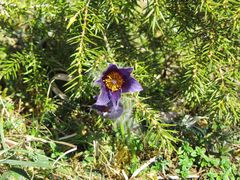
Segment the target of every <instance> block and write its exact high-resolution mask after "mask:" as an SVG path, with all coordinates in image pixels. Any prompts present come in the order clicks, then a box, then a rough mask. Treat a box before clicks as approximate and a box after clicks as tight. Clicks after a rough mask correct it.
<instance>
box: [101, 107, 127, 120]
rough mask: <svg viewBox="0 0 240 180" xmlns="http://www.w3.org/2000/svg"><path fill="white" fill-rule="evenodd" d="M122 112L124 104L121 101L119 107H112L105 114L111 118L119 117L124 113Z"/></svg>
mask: <svg viewBox="0 0 240 180" xmlns="http://www.w3.org/2000/svg"><path fill="white" fill-rule="evenodd" d="M122 113H123V106H122V104H121V103H120V104H119V106H118V107H117V108H111V109H110V111H109V112H107V113H104V116H106V117H108V118H110V119H117V118H119V117H120V116H121V115H122Z"/></svg>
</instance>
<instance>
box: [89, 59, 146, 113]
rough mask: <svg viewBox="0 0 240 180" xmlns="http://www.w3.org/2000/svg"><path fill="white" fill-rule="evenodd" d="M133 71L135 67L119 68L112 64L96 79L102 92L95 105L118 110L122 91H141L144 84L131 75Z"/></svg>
mask: <svg viewBox="0 0 240 180" xmlns="http://www.w3.org/2000/svg"><path fill="white" fill-rule="evenodd" d="M132 71H133V68H118V67H117V66H116V65H115V64H110V65H109V66H108V68H107V70H106V71H104V72H103V74H102V76H101V77H100V79H98V80H97V81H96V83H97V84H99V85H100V86H101V92H100V95H99V96H98V97H97V102H96V103H95V104H94V106H95V107H100V106H103V107H108V108H109V109H110V110H111V111H113V110H114V111H117V110H119V100H120V98H121V94H122V93H126V92H138V91H141V90H142V86H141V85H140V84H139V83H138V82H137V81H136V80H135V79H134V78H133V77H131V73H132ZM109 103H110V104H109ZM111 104H112V107H111V108H110V105H111Z"/></svg>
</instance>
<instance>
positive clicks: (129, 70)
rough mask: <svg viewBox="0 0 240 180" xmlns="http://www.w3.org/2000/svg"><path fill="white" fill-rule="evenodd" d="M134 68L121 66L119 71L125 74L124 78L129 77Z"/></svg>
mask: <svg viewBox="0 0 240 180" xmlns="http://www.w3.org/2000/svg"><path fill="white" fill-rule="evenodd" d="M132 71H133V68H131V67H129V68H119V72H120V73H121V75H122V76H123V79H128V78H129V77H130V74H131V73H132Z"/></svg>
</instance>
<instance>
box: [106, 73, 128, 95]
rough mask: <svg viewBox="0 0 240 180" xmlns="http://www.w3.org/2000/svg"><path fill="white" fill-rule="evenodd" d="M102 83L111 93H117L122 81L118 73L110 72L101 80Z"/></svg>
mask: <svg viewBox="0 0 240 180" xmlns="http://www.w3.org/2000/svg"><path fill="white" fill-rule="evenodd" d="M103 82H104V83H105V85H106V87H107V88H108V89H110V90H111V91H117V90H119V89H121V87H122V84H123V82H124V81H123V78H122V76H121V75H120V74H119V73H118V72H115V71H112V72H110V73H109V74H108V75H107V76H106V77H105V78H104V79H103Z"/></svg>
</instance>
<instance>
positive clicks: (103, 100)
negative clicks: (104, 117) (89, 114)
mask: <svg viewBox="0 0 240 180" xmlns="http://www.w3.org/2000/svg"><path fill="white" fill-rule="evenodd" d="M109 101H110V98H109V93H108V91H107V90H106V88H105V86H102V87H101V93H100V94H99V96H98V97H97V102H96V103H95V104H96V105H107V103H108V102H109Z"/></svg>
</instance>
